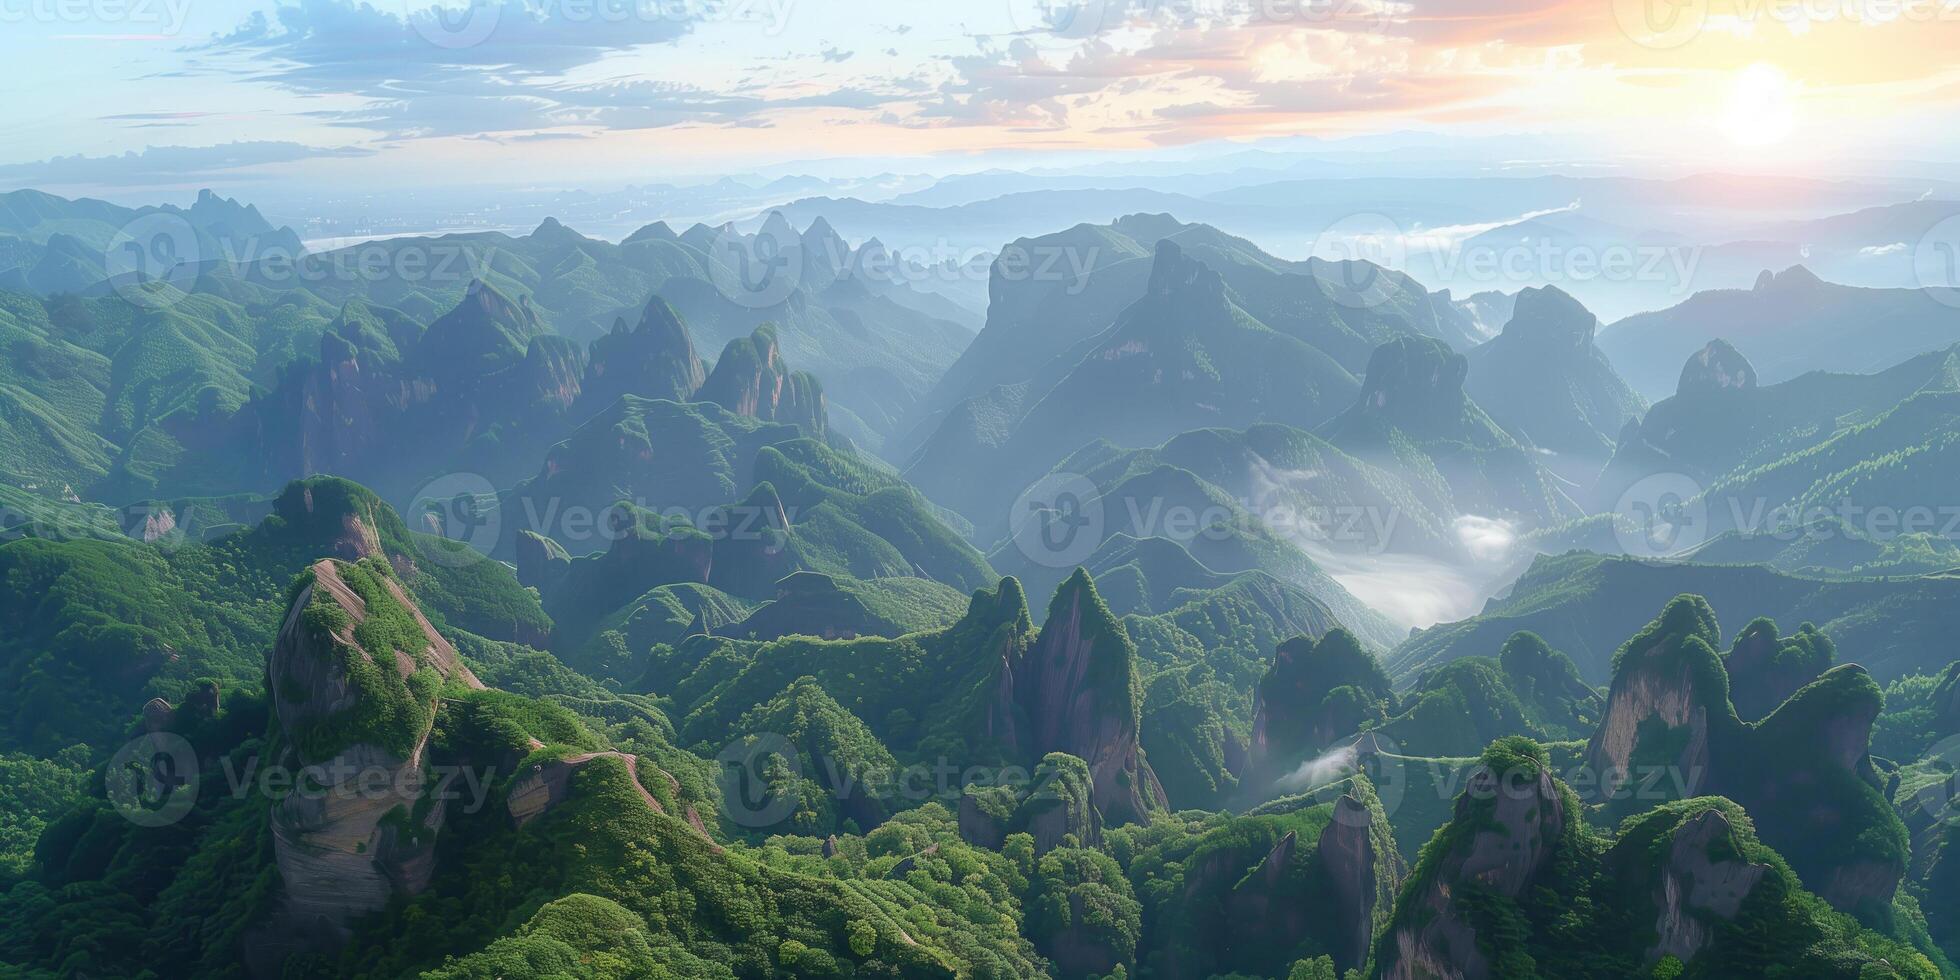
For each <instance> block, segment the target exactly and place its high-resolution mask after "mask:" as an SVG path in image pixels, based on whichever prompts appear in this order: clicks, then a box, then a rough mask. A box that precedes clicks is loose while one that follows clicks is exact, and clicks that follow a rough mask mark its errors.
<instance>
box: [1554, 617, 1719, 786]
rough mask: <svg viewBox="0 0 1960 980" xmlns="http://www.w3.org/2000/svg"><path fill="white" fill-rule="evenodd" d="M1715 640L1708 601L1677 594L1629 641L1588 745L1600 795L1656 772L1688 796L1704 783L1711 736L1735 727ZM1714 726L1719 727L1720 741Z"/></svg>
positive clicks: (1713, 623) (1716, 627) (1587, 748)
mask: <svg viewBox="0 0 1960 980" xmlns="http://www.w3.org/2000/svg"><path fill="white" fill-rule="evenodd" d="M1720 639H1721V629H1720V627H1718V626H1716V625H1715V614H1714V611H1713V610H1711V609H1709V608H1708V603H1707V601H1706V600H1703V599H1702V598H1701V597H1699V596H1682V597H1679V598H1677V599H1675V600H1674V601H1672V602H1670V603H1669V604H1668V606H1667V608H1666V609H1665V610H1664V611H1663V612H1662V613H1661V615H1660V617H1659V618H1658V619H1656V620H1655V621H1654V622H1653V623H1651V624H1649V625H1648V627H1647V628H1646V629H1645V630H1643V631H1642V632H1641V633H1640V634H1639V635H1637V636H1635V637H1634V638H1633V639H1631V640H1629V641H1627V645H1626V647H1625V648H1623V649H1622V650H1621V652H1620V654H1619V655H1618V656H1617V658H1616V662H1615V669H1614V672H1613V686H1612V690H1611V692H1610V693H1609V694H1608V695H1607V699H1606V713H1605V715H1604V716H1602V718H1601V720H1600V725H1599V730H1598V731H1597V732H1595V733H1594V734H1593V737H1592V740H1591V742H1589V743H1588V744H1587V746H1586V761H1587V763H1588V764H1589V765H1590V766H1591V767H1592V771H1593V772H1594V773H1596V774H1598V777H1599V782H1598V792H1599V794H1600V796H1601V798H1607V799H1610V798H1612V797H1613V796H1614V795H1615V794H1616V793H1618V792H1619V791H1620V790H1621V789H1622V788H1623V787H1626V786H1627V785H1628V784H1629V783H1632V782H1635V781H1639V780H1647V779H1652V778H1655V777H1656V776H1657V775H1658V776H1661V777H1668V776H1675V777H1678V778H1679V780H1680V788H1681V789H1683V790H1685V792H1684V793H1683V795H1686V796H1696V795H1700V793H1701V791H1702V790H1703V788H1704V787H1705V786H1706V785H1708V779H1709V770H1710V760H1711V750H1710V747H1709V743H1710V741H1711V738H1715V737H1724V736H1727V735H1728V734H1730V733H1729V729H1730V728H1732V727H1733V724H1734V712H1733V709H1731V708H1730V707H1729V705H1728V699H1727V691H1726V690H1725V687H1724V685H1723V683H1722V680H1723V675H1722V671H1721V661H1720V658H1718V657H1717V656H1716V654H1715V652H1714V650H1713V649H1711V644H1713V643H1715V642H1718V641H1719V640H1720ZM1711 726H1715V727H1720V728H1721V729H1722V731H1721V733H1720V735H1719V736H1714V735H1711V733H1710V729H1711ZM1649 738H1651V739H1653V741H1652V743H1651V744H1647V745H1644V746H1643V741H1644V740H1645V739H1649Z"/></svg>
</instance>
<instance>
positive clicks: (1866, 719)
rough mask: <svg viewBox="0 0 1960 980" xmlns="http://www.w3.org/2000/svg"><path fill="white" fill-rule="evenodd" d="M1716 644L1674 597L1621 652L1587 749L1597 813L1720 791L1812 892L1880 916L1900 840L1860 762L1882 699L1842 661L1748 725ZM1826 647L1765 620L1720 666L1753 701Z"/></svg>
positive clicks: (1708, 614)
mask: <svg viewBox="0 0 1960 980" xmlns="http://www.w3.org/2000/svg"><path fill="white" fill-rule="evenodd" d="M1719 636H1720V628H1719V626H1718V625H1717V624H1716V623H1715V620H1714V614H1713V612H1712V611H1710V610H1709V609H1708V607H1707V604H1706V602H1704V601H1703V600H1701V599H1700V597H1697V596H1682V597H1680V598H1677V599H1676V600H1674V601H1673V602H1672V603H1669V605H1668V607H1667V609H1666V610H1664V611H1663V612H1662V614H1661V616H1660V617H1659V618H1657V619H1656V620H1655V621H1654V622H1653V623H1652V624H1650V625H1649V627H1648V628H1647V629H1646V630H1644V631H1642V633H1641V634H1640V635H1638V636H1636V637H1635V638H1634V639H1633V640H1631V641H1629V642H1628V644H1627V646H1626V647H1625V648H1623V650H1622V651H1621V653H1620V655H1619V656H1618V657H1617V658H1616V670H1615V672H1614V678H1613V687H1612V693H1611V694H1610V696H1609V698H1608V701H1607V707H1606V713H1605V717H1604V719H1603V721H1602V722H1601V724H1600V727H1599V730H1598V732H1596V733H1595V734H1594V736H1593V739H1592V741H1591V742H1590V743H1589V745H1588V747H1587V760H1588V763H1589V765H1590V766H1591V768H1592V772H1593V773H1594V774H1595V775H1596V776H1597V783H1596V785H1597V790H1596V792H1597V795H1598V798H1599V799H1600V800H1601V801H1603V802H1605V803H1606V805H1607V808H1608V811H1609V812H1619V813H1629V812H1638V811H1640V810H1644V809H1648V808H1651V807H1652V806H1653V805H1654V804H1655V803H1656V802H1659V801H1663V800H1667V799H1672V798H1683V797H1692V796H1700V795H1720V796H1725V797H1728V798H1729V799H1732V800H1734V801H1736V802H1737V803H1739V804H1741V805H1742V806H1743V807H1744V808H1745V809H1746V810H1747V811H1748V812H1749V813H1750V814H1751V815H1752V816H1753V817H1754V819H1755V824H1756V831H1757V832H1758V833H1759V834H1760V835H1761V836H1762V839H1763V842H1764V843H1765V844H1767V845H1769V846H1770V847H1773V848H1775V849H1776V851H1777V852H1778V853H1779V854H1781V855H1782V856H1783V857H1784V858H1785V859H1787V860H1788V861H1789V863H1790V866H1791V867H1792V868H1794V869H1795V870H1796V872H1797V873H1798V874H1799V875H1801V876H1802V878H1803V880H1804V882H1805V883H1806V884H1807V885H1808V886H1809V888H1810V889H1811V890H1812V891H1814V892H1816V893H1817V894H1818V895H1819V896H1820V897H1822V898H1824V899H1825V900H1826V901H1828V902H1829V903H1830V904H1831V905H1832V906H1833V907H1835V908H1837V909H1839V910H1842V911H1845V912H1849V913H1852V914H1854V915H1857V916H1858V917H1859V918H1860V919H1861V920H1864V921H1867V922H1873V921H1879V920H1880V919H1882V918H1883V917H1884V916H1886V915H1887V913H1886V911H1885V910H1886V908H1888V907H1889V905H1890V904H1891V901H1892V896H1893V893H1894V891H1895V890H1896V889H1897V886H1898V883H1899V881H1900V879H1901V878H1902V877H1903V876H1904V874H1905V870H1906V853H1907V840H1906V829H1905V826H1904V824H1902V823H1901V822H1900V820H1899V817H1898V815H1897V814H1896V813H1895V812H1894V811H1893V809H1892V807H1891V806H1890V805H1889V804H1887V802H1886V799H1885V793H1884V786H1885V784H1884V781H1883V780H1882V779H1881V778H1880V776H1879V774H1878V772H1877V771H1876V769H1875V768H1874V766H1873V764H1872V760H1871V754H1870V744H1871V732H1872V724H1873V722H1874V721H1875V720H1876V719H1877V717H1878V714H1879V711H1880V709H1881V707H1882V705H1883V703H1884V698H1883V697H1882V695H1881V694H1880V692H1879V688H1878V685H1877V683H1875V682H1874V681H1873V680H1872V679H1871V676H1870V674H1868V673H1867V672H1866V671H1865V669H1864V668H1863V667H1860V666H1858V665H1856V664H1843V665H1840V666H1838V667H1834V668H1831V669H1830V670H1827V671H1824V672H1823V673H1822V675H1821V676H1817V677H1816V678H1815V680H1812V681H1810V682H1809V683H1806V684H1802V685H1801V686H1800V687H1799V688H1798V689H1797V690H1796V691H1795V692H1794V693H1793V694H1791V695H1790V696H1789V697H1788V698H1787V699H1785V700H1783V701H1781V702H1780V704H1779V705H1778V706H1776V707H1775V708H1774V710H1773V711H1771V712H1770V713H1769V714H1768V715H1767V716H1766V717H1764V718H1763V719H1762V720H1761V721H1760V722H1755V723H1753V724H1752V723H1748V722H1745V721H1743V720H1742V719H1741V718H1739V717H1737V711H1736V708H1735V706H1734V705H1733V704H1732V703H1731V701H1730V697H1729V691H1730V684H1731V677H1730V675H1729V674H1728V673H1727V672H1726V671H1725V670H1724V663H1723V661H1722V659H1721V658H1720V657H1719V656H1718V655H1716V654H1715V652H1714V650H1713V648H1712V645H1711V643H1710V640H1711V638H1718V637H1719ZM1758 647H1762V648H1763V649H1764V650H1770V649H1774V650H1776V651H1777V652H1776V653H1775V654H1770V653H1767V652H1759V651H1758ZM1829 649H1830V648H1829V641H1828V640H1827V639H1824V638H1823V637H1821V635H1816V634H1815V633H1814V631H1811V632H1809V633H1805V632H1800V633H1799V634H1798V636H1797V637H1794V638H1788V639H1784V640H1778V639H1777V638H1776V630H1775V625H1774V624H1772V623H1768V622H1767V621H1763V622H1760V623H1754V624H1751V626H1750V628H1749V629H1748V630H1745V631H1744V633H1743V635H1742V637H1741V638H1739V640H1738V644H1737V650H1736V652H1733V653H1731V654H1730V663H1732V664H1735V665H1737V666H1740V667H1742V668H1743V669H1744V672H1743V674H1742V675H1741V676H1742V678H1743V680H1744V681H1745V682H1746V683H1747V684H1748V685H1749V689H1750V690H1751V691H1752V692H1753V693H1752V694H1751V695H1750V696H1751V697H1752V698H1755V699H1760V698H1762V697H1764V696H1765V694H1764V692H1765V691H1767V690H1768V688H1770V687H1772V686H1777V685H1783V684H1788V683H1794V682H1795V681H1796V678H1798V677H1800V676H1802V675H1803V674H1805V673H1808V672H1809V671H1810V670H1811V669H1813V668H1816V667H1819V666H1821V664H1820V658H1825V659H1824V661H1823V662H1828V660H1827V658H1828V656H1829V652H1828V651H1829ZM1738 656H1739V657H1740V658H1741V659H1740V661H1738V660H1737V659H1736V658H1737V657H1738ZM1777 658H1783V660H1784V665H1783V666H1782V667H1779V666H1778V659H1777Z"/></svg>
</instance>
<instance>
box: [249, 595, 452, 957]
mask: <svg viewBox="0 0 1960 980" xmlns="http://www.w3.org/2000/svg"><path fill="white" fill-rule="evenodd" d="M268 674H269V685H270V688H271V690H272V691H273V710H274V719H275V731H274V735H275V738H276V739H277V740H278V744H280V745H281V746H282V747H283V750H282V752H281V759H280V761H281V762H282V763H284V764H286V765H289V766H290V767H291V769H292V770H294V771H304V772H305V773H306V774H307V776H306V778H304V779H303V780H302V781H301V782H300V783H299V784H298V785H297V786H296V787H295V788H294V789H293V791H292V792H290V793H289V794H287V795H286V796H285V797H284V798H282V799H280V800H279V801H278V802H277V803H275V804H274V806H273V808H272V811H271V821H272V838H273V853H274V856H275V858H276V859H277V862H278V867H279V878H280V882H281V885H282V887H283V897H282V901H281V904H280V908H279V915H280V919H281V922H282V924H283V925H282V927H281V928H280V929H279V930H277V931H279V932H285V933H290V935H291V936H292V937H295V938H296V939H297V940H298V942H299V943H300V944H302V945H316V944H333V943H336V942H338V941H341V940H343V939H345V938H346V937H347V936H348V935H349V934H350V928H351V926H352V924H353V923H354V921H355V920H356V919H358V918H359V917H361V916H363V915H366V914H368V913H371V912H375V911H378V910H379V909H381V908H382V907H383V906H385V905H386V904H387V903H388V901H389V900H390V899H391V898H392V897H393V896H396V895H399V894H414V893H416V892H418V891H420V890H421V889H422V888H424V887H426V886H427V884H428V882H429V879H430V876H431V874H433V872H434V870H435V866H434V860H435V839H436V836H437V834H438V833H439V832H440V831H441V829H442V826H443V820H444V809H445V798H446V795H447V794H446V792H445V789H446V787H445V786H444V785H443V783H442V778H443V777H441V776H438V775H436V774H435V773H433V772H432V771H430V769H429V768H428V759H427V749H428V739H429V733H430V730H431V728H432V727H433V725H434V721H435V712H436V706H437V703H438V700H439V699H440V697H441V696H442V693H443V691H444V690H445V689H447V688H451V687H455V688H461V689H478V688H481V687H482V685H481V684H480V683H479V682H478V681H477V679H476V677H475V676H474V675H473V674H472V673H471V672H470V670H469V668H468V667H467V666H465V665H464V664H463V662H462V659H461V657H460V656H458V654H457V653H456V650H455V648H454V647H452V646H450V644H449V642H448V641H447V640H445V639H443V638H442V636H441V635H439V634H438V633H437V632H436V630H435V628H434V627H433V626H431V625H430V624H429V621H428V619H426V618H425V617H424V616H423V615H422V613H421V611H420V610H419V609H417V608H416V607H415V604H414V603H413V602H412V601H411V600H410V599H409V597H408V595H407V593H406V592H404V591H403V589H402V587H401V585H400V584H399V583H398V582H397V581H396V580H395V579H394V577H393V575H392V573H390V572H389V571H388V569H387V567H386V566H385V565H382V564H380V563H377V562H375V561H373V560H367V561H363V562H361V563H358V564H348V563H345V562H341V561H336V560H327V561H322V562H319V563H317V564H315V565H314V566H313V567H312V569H311V570H310V575H309V577H308V579H306V580H303V581H302V584H301V585H300V587H299V589H298V591H297V592H296V593H295V595H294V598H293V602H292V606H291V610H290V611H289V612H288V613H287V616H286V621H285V624H284V626H282V627H281V629H280V632H279V639H278V642H277V644H276V645H275V646H274V648H273V652H272V658H271V660H270V662H269V664H268ZM269 941H270V942H273V943H277V942H280V940H276V939H275V940H269Z"/></svg>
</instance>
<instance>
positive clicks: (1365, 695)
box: [1243, 629, 1394, 794]
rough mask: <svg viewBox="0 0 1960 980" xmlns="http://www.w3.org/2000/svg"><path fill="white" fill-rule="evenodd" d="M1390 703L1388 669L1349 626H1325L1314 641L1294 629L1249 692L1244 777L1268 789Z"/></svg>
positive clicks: (1255, 787)
mask: <svg viewBox="0 0 1960 980" xmlns="http://www.w3.org/2000/svg"><path fill="white" fill-rule="evenodd" d="M1393 703H1394V693H1393V689H1392V688H1391V687H1390V685H1389V681H1388V675H1387V674H1385V673H1383V672H1382V669H1381V665H1380V663H1378V662H1377V661H1376V660H1375V657H1374V655H1373V654H1370V653H1369V652H1368V651H1366V650H1363V649H1362V648H1361V644H1360V643H1358V642H1356V641H1355V639H1354V637H1353V636H1352V635H1351V634H1349V633H1348V632H1347V631H1346V630H1344V629H1333V630H1329V631H1328V632H1327V634H1326V635H1325V636H1323V637H1321V639H1320V640H1319V642H1315V641H1314V640H1312V639H1310V638H1307V637H1295V638H1293V639H1290V640H1288V641H1286V642H1285V643H1282V644H1280V645H1279V647H1278V649H1276V650H1275V651H1274V653H1273V664H1272V667H1271V669H1269V670H1267V672H1266V676H1264V677H1262V678H1260V680H1259V686H1258V688H1257V690H1256V691H1255V692H1254V694H1253V709H1252V738H1251V744H1250V746H1249V747H1248V751H1247V759H1246V775H1245V777H1244V779H1243V782H1244V784H1245V785H1246V787H1247V788H1248V790H1249V791H1251V792H1253V793H1255V794H1260V793H1266V792H1268V791H1269V790H1270V789H1271V787H1272V784H1273V783H1274V782H1275V781H1277V780H1279V779H1280V778H1281V777H1283V776H1285V775H1287V774H1288V773H1290V772H1292V771H1293V769H1294V768H1295V767H1296V766H1299V765H1301V764H1302V763H1305V762H1307V761H1308V760H1310V759H1312V758H1313V757H1314V756H1315V755H1317V754H1319V753H1320V752H1322V751H1324V750H1326V749H1328V748H1329V747H1331V746H1333V745H1334V744H1335V742H1336V740H1338V739H1340V738H1342V737H1344V736H1351V735H1353V734H1354V733H1356V732H1358V731H1360V730H1361V728H1362V726H1363V724H1364V723H1367V722H1375V723H1379V722H1381V721H1382V720H1383V718H1384V708H1386V707H1387V706H1390V705H1392V704H1393Z"/></svg>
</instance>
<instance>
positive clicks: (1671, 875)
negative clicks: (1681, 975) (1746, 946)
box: [1647, 810, 1769, 963]
mask: <svg viewBox="0 0 1960 980" xmlns="http://www.w3.org/2000/svg"><path fill="white" fill-rule="evenodd" d="M1734 833H1735V831H1734V829H1733V828H1732V827H1730V826H1729V819H1728V817H1726V816H1724V815H1723V814H1722V812H1721V811H1720V810H1704V811H1702V812H1701V813H1700V814H1698V815H1696V816H1694V817H1691V818H1689V819H1688V820H1687V821H1686V822H1684V823H1683V824H1682V825H1681V826H1680V827H1678V828H1676V829H1675V831H1674V841H1673V843H1672V844H1670V845H1669V846H1668V851H1667V864H1666V865H1665V866H1664V867H1663V869H1662V871H1661V882H1662V884H1661V890H1660V894H1658V895H1656V896H1654V898H1655V903H1656V904H1657V905H1658V906H1659V907H1660V915H1659V917H1658V918H1656V919H1655V920H1654V932H1655V934H1656V935H1657V936H1658V937H1659V938H1658V939H1656V940H1655V943H1654V945H1653V946H1652V947H1651V948H1649V949H1648V951H1647V960H1648V962H1650V963H1652V962H1655V961H1657V960H1659V959H1660V958H1661V957H1663V956H1673V957H1674V958H1676V959H1678V960H1680V961H1682V962H1683V963H1685V962H1687V961H1689V960H1691V959H1694V956H1695V954H1696V953H1698V952H1700V951H1701V950H1702V948H1703V947H1705V946H1707V945H1708V942H1709V940H1710V939H1711V938H1712V933H1711V930H1710V928H1709V926H1708V925H1707V923H1706V921H1705V920H1704V916H1710V915H1712V916H1715V917H1718V918H1722V919H1734V918H1735V916H1736V913H1737V912H1740V911H1741V910H1742V901H1743V899H1746V898H1748V897H1749V893H1750V892H1751V891H1753V890H1754V889H1755V887H1756V883H1757V882H1759V881H1761V880H1762V878H1763V874H1764V873H1765V872H1767V871H1768V870H1769V867H1768V866H1767V865H1762V864H1750V863H1749V862H1747V861H1741V860H1719V861H1718V860H1713V859H1711V857H1710V855H1711V854H1714V853H1716V845H1718V844H1719V845H1721V846H1722V847H1723V849H1724V850H1725V851H1726V852H1728V853H1736V852H1737V848H1736V847H1735V845H1734V843H1733V842H1732V838H1733V836H1734Z"/></svg>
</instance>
